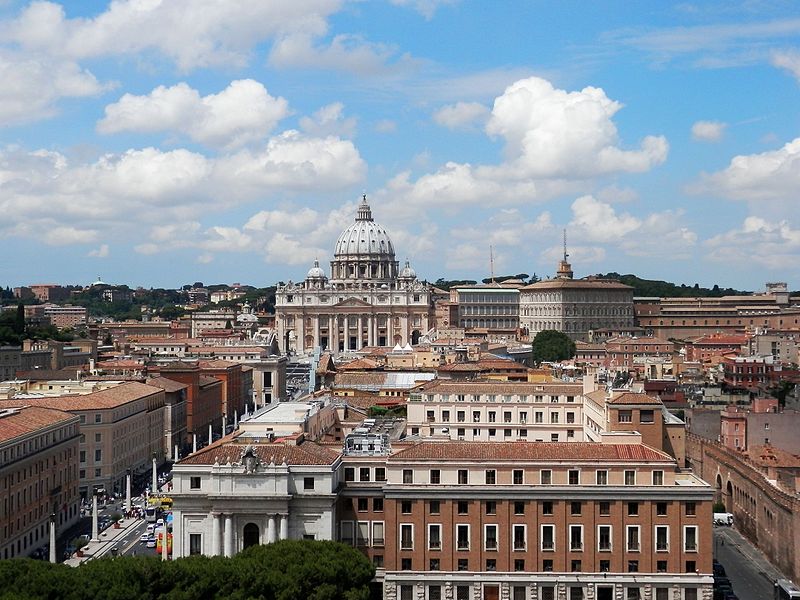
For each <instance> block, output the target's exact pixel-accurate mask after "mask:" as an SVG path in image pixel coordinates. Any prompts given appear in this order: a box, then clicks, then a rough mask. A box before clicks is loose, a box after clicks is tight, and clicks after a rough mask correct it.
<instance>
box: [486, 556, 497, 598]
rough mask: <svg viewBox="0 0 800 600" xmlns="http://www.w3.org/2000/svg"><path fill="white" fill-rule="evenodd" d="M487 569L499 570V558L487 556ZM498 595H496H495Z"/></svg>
mask: <svg viewBox="0 0 800 600" xmlns="http://www.w3.org/2000/svg"><path fill="white" fill-rule="evenodd" d="M486 570H487V571H497V559H496V558H487V559H486ZM495 597H496V595H495Z"/></svg>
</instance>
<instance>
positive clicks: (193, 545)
mask: <svg viewBox="0 0 800 600" xmlns="http://www.w3.org/2000/svg"><path fill="white" fill-rule="evenodd" d="M202 553H203V538H202V537H201V536H200V534H199V533H190V534H189V555H190V556H195V555H197V554H202Z"/></svg>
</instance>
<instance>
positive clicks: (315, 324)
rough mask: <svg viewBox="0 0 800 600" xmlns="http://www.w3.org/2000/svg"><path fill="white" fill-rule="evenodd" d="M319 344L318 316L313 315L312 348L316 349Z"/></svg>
mask: <svg viewBox="0 0 800 600" xmlns="http://www.w3.org/2000/svg"><path fill="white" fill-rule="evenodd" d="M319 343H320V339H319V315H314V347H315V348H318V347H319Z"/></svg>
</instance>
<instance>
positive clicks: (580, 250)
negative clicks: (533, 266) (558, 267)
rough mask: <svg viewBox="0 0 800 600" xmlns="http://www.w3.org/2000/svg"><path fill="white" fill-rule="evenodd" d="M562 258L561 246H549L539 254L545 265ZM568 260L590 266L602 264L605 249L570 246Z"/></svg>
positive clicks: (604, 257) (562, 250)
mask: <svg viewBox="0 0 800 600" xmlns="http://www.w3.org/2000/svg"><path fill="white" fill-rule="evenodd" d="M563 258H564V247H563V246H550V247H549V248H546V249H545V250H543V251H542V252H541V254H540V255H539V259H540V261H542V262H546V263H547V264H554V263H558V261H560V260H562V259H563ZM569 260H570V261H572V262H573V263H575V264H580V265H591V264H598V263H603V262H605V260H606V251H605V248H602V247H600V246H583V245H577V246H574V245H570V247H569Z"/></svg>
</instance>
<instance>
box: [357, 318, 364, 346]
mask: <svg viewBox="0 0 800 600" xmlns="http://www.w3.org/2000/svg"><path fill="white" fill-rule="evenodd" d="M363 327H364V319H363V317H362V316H361V315H358V333H357V334H356V350H361V347H362V346H363V341H364V335H363V331H364V329H363Z"/></svg>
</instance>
